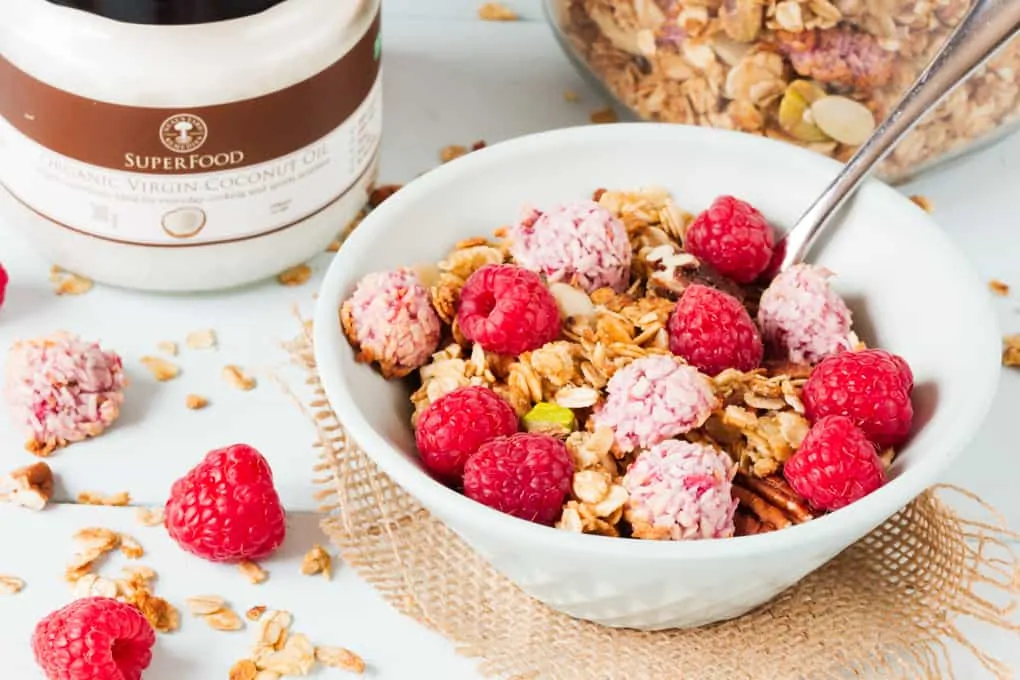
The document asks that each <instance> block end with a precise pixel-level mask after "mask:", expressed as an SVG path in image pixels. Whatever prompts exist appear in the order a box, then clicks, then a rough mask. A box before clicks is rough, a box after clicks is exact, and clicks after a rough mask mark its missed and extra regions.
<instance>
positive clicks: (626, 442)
mask: <svg viewBox="0 0 1020 680" xmlns="http://www.w3.org/2000/svg"><path fill="white" fill-rule="evenodd" d="M606 394H607V396H606V400H605V402H604V403H603V404H601V405H600V406H598V407H596V410H595V412H594V413H593V414H592V420H593V423H594V426H595V428H596V429H598V428H600V427H608V428H610V429H612V430H613V431H614V433H615V437H616V445H617V447H618V448H619V449H620V451H622V452H624V453H629V452H631V451H633V450H634V449H636V448H643V449H645V448H648V447H650V446H654V445H655V444H658V443H659V442H661V441H663V440H664V439H669V438H671V437H675V436H677V435H680V434H683V433H684V432H689V431H690V430H693V429H695V428H698V427H701V426H702V425H703V424H704V423H705V421H706V420H707V419H708V416H709V415H711V413H712V411H713V410H715V408H716V406H717V404H718V399H717V398H716V396H715V391H714V390H713V387H712V381H711V380H710V379H709V378H708V376H706V375H704V374H703V373H700V372H699V371H698V369H696V368H694V367H693V366H688V365H687V364H685V363H683V361H682V360H681V359H678V358H676V357H673V356H668V355H652V356H648V357H643V358H641V359H637V360H635V361H633V362H631V363H630V364H628V365H627V366H625V367H623V368H621V369H620V370H619V371H617V372H616V373H615V374H614V375H613V377H612V378H610V380H609V384H608V385H607V386H606Z"/></svg>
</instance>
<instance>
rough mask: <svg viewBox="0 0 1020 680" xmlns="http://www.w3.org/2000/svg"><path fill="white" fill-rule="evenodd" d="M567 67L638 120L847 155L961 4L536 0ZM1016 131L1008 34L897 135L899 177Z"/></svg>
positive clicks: (887, 175)
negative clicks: (911, 127) (912, 125)
mask: <svg viewBox="0 0 1020 680" xmlns="http://www.w3.org/2000/svg"><path fill="white" fill-rule="evenodd" d="M545 3H546V10H547V16H548V18H549V20H550V22H551V23H552V24H553V26H554V28H555V29H556V34H557V36H558V38H559V40H560V42H561V44H562V45H563V47H564V49H565V50H566V51H567V53H568V55H569V56H570V57H571V59H572V60H573V61H574V62H575V63H576V64H577V65H578V66H579V67H580V68H581V69H582V71H584V72H586V73H587V74H590V75H591V76H593V77H594V78H595V79H596V80H597V82H598V84H599V85H601V86H602V88H603V89H604V90H606V91H608V93H609V94H610V95H611V96H612V97H613V98H614V99H615V100H616V102H617V103H618V104H619V105H620V107H621V108H623V109H624V110H625V111H627V112H630V113H632V114H634V115H636V116H637V117H639V118H642V119H646V120H655V121H665V122H674V123H685V124H690V125H702V126H711V127H718V128H725V129H735V130H740V131H744V132H750V133H755V134H761V135H765V136H768V137H772V138H775V139H780V140H784V141H788V142H791V143H795V144H799V145H801V146H806V147H808V148H811V149H814V150H816V151H819V152H821V153H824V154H826V155H829V156H832V157H834V158H837V159H840V160H846V159H847V158H849V157H850V156H851V155H852V154H853V152H854V150H855V149H856V147H857V146H858V145H859V144H860V143H861V142H863V141H864V140H865V139H866V138H867V136H868V135H869V134H870V133H871V132H872V131H873V130H874V128H875V126H876V124H877V122H878V121H880V120H881V119H882V118H883V117H884V115H885V114H886V112H888V111H889V110H890V109H891V107H892V106H893V105H895V103H896V101H897V100H898V99H899V97H900V96H901V95H902V93H903V92H905V91H906V90H907V88H908V87H909V86H910V84H911V83H912V82H913V81H914V79H915V78H916V77H917V75H918V74H919V73H920V71H921V70H922V69H923V68H924V66H925V65H926V64H927V63H928V61H929V60H930V58H931V56H932V55H933V53H934V51H935V50H937V49H938V47H939V46H940V45H941V43H942V41H943V40H944V39H945V38H946V37H947V36H948V35H949V32H950V31H951V30H952V28H953V27H954V26H955V25H956V24H957V23H958V22H959V21H960V20H961V19H962V18H963V16H964V14H965V13H966V11H967V9H968V8H969V6H970V3H969V1H968V0H918V1H915V0H545ZM1018 126H1020V39H1016V40H1014V41H1013V42H1012V43H1011V44H1009V45H1008V46H1007V47H1006V48H1005V49H1004V50H1003V51H1002V52H1001V53H999V54H998V55H997V56H996V57H995V59H993V60H992V61H990V62H989V63H988V64H987V65H986V66H985V67H984V68H982V69H981V70H980V71H978V72H977V73H975V74H974V75H973V76H972V77H971V78H970V79H969V80H968V81H967V83H966V84H965V85H963V86H962V87H960V88H958V89H957V90H956V92H955V93H954V94H953V95H951V96H950V97H949V99H947V100H946V101H945V102H943V104H942V105H941V106H940V107H939V108H938V109H936V110H935V111H933V112H932V113H930V114H929V115H928V117H927V118H926V119H925V120H924V121H923V122H922V123H921V125H919V126H918V128H917V129H916V130H914V131H913V132H912V133H911V134H910V135H909V136H908V137H907V138H906V139H904V140H903V141H902V142H901V143H900V144H899V146H898V147H897V148H896V149H895V151H894V152H893V154H892V155H891V156H890V157H889V159H887V160H886V161H885V163H884V164H883V166H882V168H881V170H880V174H881V175H882V176H883V178H884V179H886V180H888V181H893V182H900V181H904V180H906V179H908V178H910V177H911V176H913V175H915V174H917V173H919V172H921V171H923V170H926V169H928V168H930V167H932V166H933V165H935V164H938V163H941V162H942V161H945V160H948V159H950V158H952V157H956V156H958V155H960V154H962V153H964V152H967V151H971V150H975V149H977V148H980V147H982V146H985V145H986V144H988V143H991V142H993V141H996V140H997V139H999V138H1001V137H1002V136H1005V135H1006V134H1008V133H1009V132H1011V131H1013V130H1016V129H1017V128H1018Z"/></svg>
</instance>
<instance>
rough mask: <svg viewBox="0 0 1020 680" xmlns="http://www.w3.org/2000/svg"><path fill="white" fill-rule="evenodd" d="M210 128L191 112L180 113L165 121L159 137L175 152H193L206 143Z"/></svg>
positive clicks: (164, 144)
mask: <svg viewBox="0 0 1020 680" xmlns="http://www.w3.org/2000/svg"><path fill="white" fill-rule="evenodd" d="M208 132H209V130H208V128H207V127H206V125H205V121H204V120H202V119H201V118H199V117H198V116H193V115H191V114H190V113H178V114H176V115H174V116H170V117H169V118H167V119H166V120H164V121H163V124H162V125H161V126H160V128H159V138H160V140H161V141H162V142H163V146H165V147H166V148H168V149H170V150H171V151H173V152H175V153H191V152H192V151H195V150H197V149H198V148H199V147H201V146H202V145H203V144H205V138H206V135H207V134H208Z"/></svg>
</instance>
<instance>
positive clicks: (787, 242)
mask: <svg viewBox="0 0 1020 680" xmlns="http://www.w3.org/2000/svg"><path fill="white" fill-rule="evenodd" d="M1018 31H1020V0H976V2H974V4H973V6H972V7H971V9H970V11H969V12H968V13H967V16H966V17H964V19H963V21H961V22H960V24H959V25H958V26H957V27H956V29H955V30H954V31H953V32H952V34H951V35H950V36H949V38H948V40H946V42H945V43H944V44H943V46H942V48H941V49H940V50H939V52H938V54H936V55H935V58H934V59H932V61H931V63H930V64H928V66H927V68H925V70H924V72H922V73H921V75H920V77H919V78H918V79H917V81H916V82H915V83H914V84H913V85H912V86H911V88H910V89H909V90H908V91H907V93H906V94H904V95H903V98H902V99H900V101H899V103H898V104H897V105H896V107H895V108H894V109H893V111H892V113H890V114H889V116H888V117H887V118H886V119H885V120H884V121H883V122H882V123H881V124H880V125H879V126H878V128H877V129H876V130H875V132H873V133H872V135H871V137H870V138H869V139H868V141H866V142H865V143H864V144H863V145H861V147H860V148H858V149H857V152H856V153H855V154H854V155H853V157H852V158H851V159H850V160H849V161H848V162H847V164H846V165H845V166H844V168H843V170H842V171H841V172H840V173H839V175H838V176H837V177H836V179H835V180H833V182H832V184H830V185H829V187H828V188H827V189H826V190H825V191H824V192H823V193H822V195H821V196H819V197H818V199H817V200H816V201H815V202H814V204H813V205H812V206H811V207H810V208H808V210H807V211H806V212H805V213H804V214H803V215H802V216H801V217H800V219H799V220H797V224H796V225H794V227H793V229H791V230H790V231H789V233H787V235H786V237H785V238H784V239H783V241H782V242H781V244H780V247H781V248H783V250H782V260H781V261H780V263H779V267H778V271H782V270H784V269H787V268H788V267H790V266H792V265H794V264H797V263H799V262H801V261H803V259H804V257H805V256H806V255H807V252H808V250H809V249H810V248H811V245H812V244H813V243H814V241H815V239H816V238H817V237H818V236H819V235H820V234H821V233H822V231H823V230H824V228H825V226H826V225H827V224H828V222H829V219H830V218H831V217H832V216H833V214H834V213H835V212H836V211H837V210H839V208H840V207H841V206H842V205H843V203H844V202H845V201H846V200H847V198H849V197H850V195H851V194H852V193H853V192H854V190H855V189H857V186H858V185H859V184H860V183H861V181H862V180H863V179H864V178H865V177H866V176H867V175H868V173H869V172H870V171H871V169H872V168H873V167H874V166H875V165H877V164H878V163H879V162H880V161H881V160H882V159H884V158H885V157H886V156H887V155H888V154H889V152H890V151H891V150H892V148H893V147H894V146H896V143H897V142H899V141H900V139H902V138H903V136H904V135H906V134H907V133H908V132H910V130H911V129H912V128H913V127H914V126H915V125H917V123H918V121H919V120H920V119H921V117H922V116H924V114H925V113H927V112H928V111H929V110H931V109H932V108H933V107H934V106H936V105H937V104H938V103H939V102H940V101H942V99H943V98H945V97H946V96H947V95H948V94H949V93H950V92H952V91H953V90H954V89H955V88H956V86H957V85H960V84H961V83H962V82H963V81H964V80H966V79H967V77H968V76H970V74H971V73H973V72H974V71H975V70H977V69H978V68H980V67H981V66H982V65H983V64H984V63H985V62H986V61H987V60H988V59H990V58H991V57H992V56H993V55H994V54H995V52H996V51H998V50H999V49H1000V48H1001V47H1003V46H1005V44H1006V43H1007V42H1008V41H1009V39H1010V38H1011V37H1013V36H1014V35H1016V34H1017V32H1018Z"/></svg>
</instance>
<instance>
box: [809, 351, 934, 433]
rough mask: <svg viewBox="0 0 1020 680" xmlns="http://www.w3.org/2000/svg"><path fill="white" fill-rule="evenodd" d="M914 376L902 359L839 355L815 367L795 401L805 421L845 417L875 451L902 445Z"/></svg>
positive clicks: (907, 429) (909, 417) (860, 353)
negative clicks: (862, 432)
mask: <svg viewBox="0 0 1020 680" xmlns="http://www.w3.org/2000/svg"><path fill="white" fill-rule="evenodd" d="M913 387H914V375H913V372H912V371H911V370H910V366H909V365H908V364H907V362H906V361H905V360H904V359H903V358H902V357H899V356H897V355H895V354H892V353H891V352H887V351H885V350H883V349H864V350H860V351H857V352H840V353H839V354H835V355H833V356H830V357H828V358H826V359H823V360H822V362H821V363H820V364H818V365H817V366H815V368H814V370H813V371H811V375H810V376H809V377H808V379H807V382H806V383H805V384H804V389H803V391H802V393H801V399H802V400H803V401H804V410H805V412H806V415H807V417H808V419H809V420H811V421H812V422H815V421H817V420H820V419H821V418H824V417H826V416H831V415H841V416H847V417H848V418H850V420H852V421H853V422H854V424H856V425H857V426H858V427H859V428H861V430H863V431H864V434H866V435H867V436H868V438H869V439H871V441H873V442H874V443H875V444H876V445H878V446H880V447H883V448H885V447H888V446H895V445H897V444H901V443H902V442H903V441H905V440H906V438H907V436H908V435H909V434H910V428H911V425H912V424H913V421H914V406H913V404H912V403H911V401H910V394H911V391H912V390H913Z"/></svg>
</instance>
